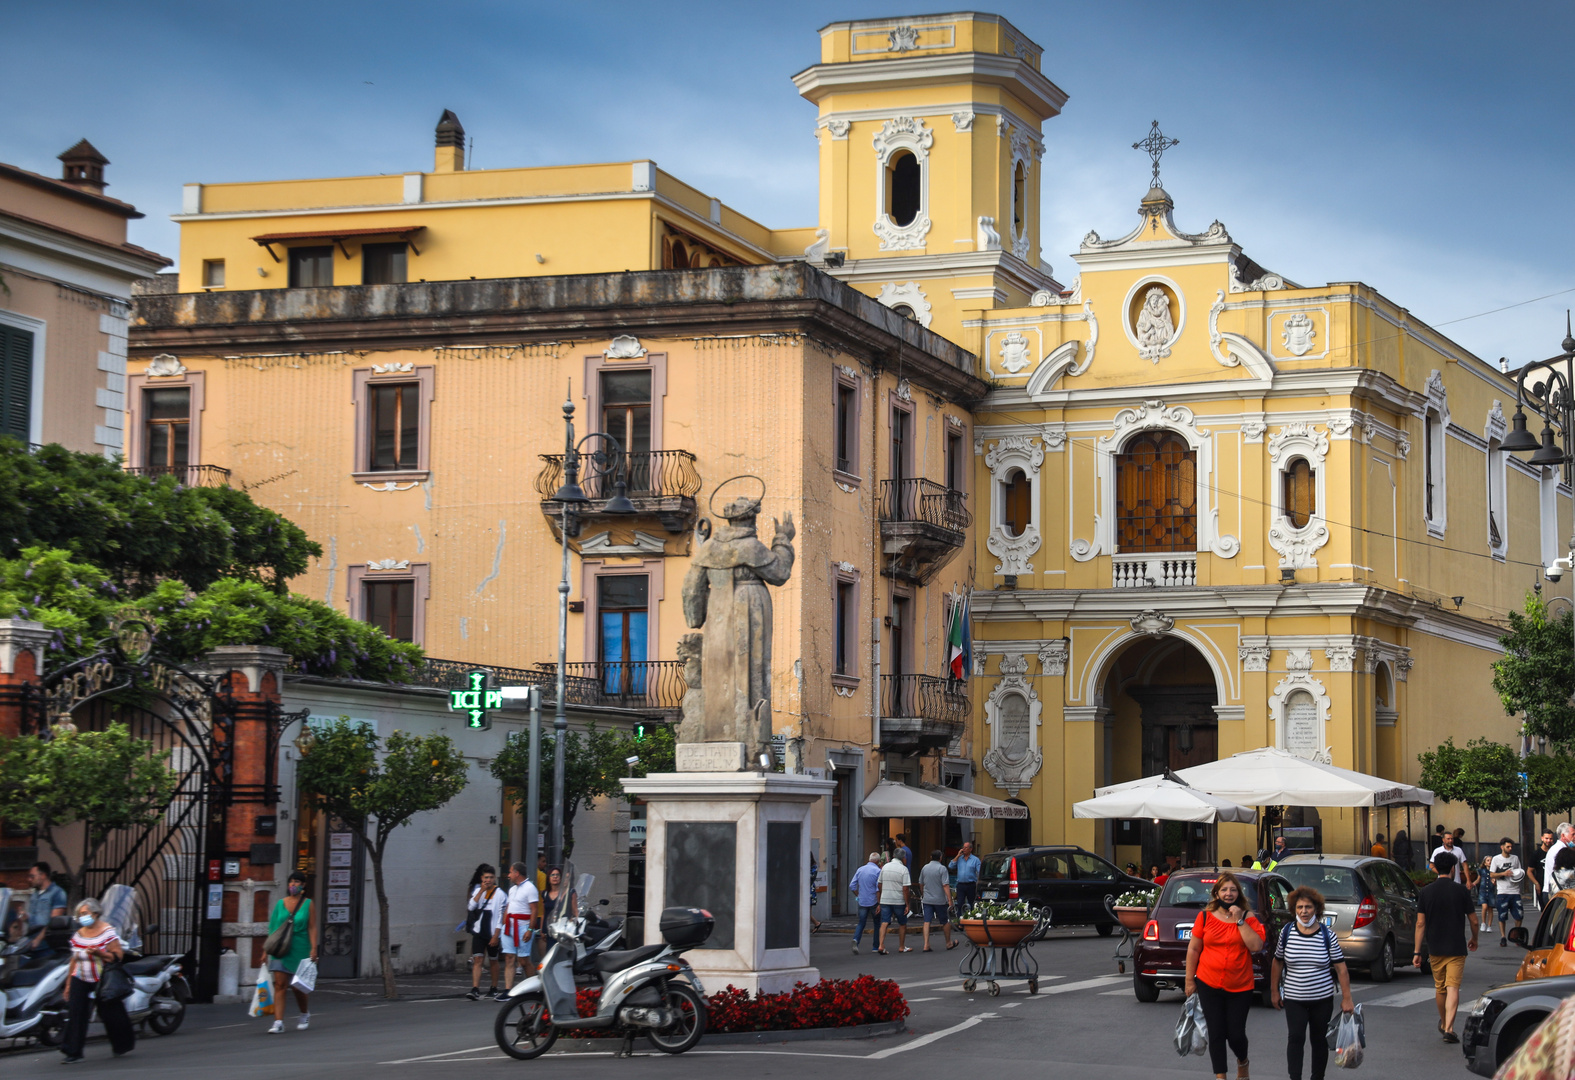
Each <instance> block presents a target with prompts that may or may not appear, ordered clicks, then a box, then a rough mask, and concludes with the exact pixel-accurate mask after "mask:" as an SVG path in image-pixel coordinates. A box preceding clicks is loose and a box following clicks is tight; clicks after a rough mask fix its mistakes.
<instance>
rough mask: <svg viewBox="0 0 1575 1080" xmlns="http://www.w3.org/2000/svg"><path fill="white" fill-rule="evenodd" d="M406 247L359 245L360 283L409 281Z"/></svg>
mask: <svg viewBox="0 0 1575 1080" xmlns="http://www.w3.org/2000/svg"><path fill="white" fill-rule="evenodd" d="M407 252H408V247H407V245H405V244H404V243H403V242H400V243H397V244H364V245H362V247H361V283H362V284H363V285H398V284H401V283H403V282H406V281H409V280H410V277H409V270H408V267H409V263H408V261H407V259H408V254H407Z"/></svg>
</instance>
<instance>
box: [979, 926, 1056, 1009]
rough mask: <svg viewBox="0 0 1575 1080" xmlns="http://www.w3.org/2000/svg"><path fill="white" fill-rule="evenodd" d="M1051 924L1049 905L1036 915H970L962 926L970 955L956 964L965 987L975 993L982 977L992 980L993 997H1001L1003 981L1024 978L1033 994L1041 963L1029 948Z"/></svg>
mask: <svg viewBox="0 0 1575 1080" xmlns="http://www.w3.org/2000/svg"><path fill="white" fill-rule="evenodd" d="M1049 928H1050V909H1049V908H1047V907H1046V908H1040V909H1039V912H1038V918H1037V919H988V918H980V919H968V918H965V919H963V920H962V930H963V933H964V934H965V935H967V938H968V941H969V943H970V946H971V947H970V948H969V950H968V955H967V956H965V957H963V959H962V962H961V963H959V964H958V965H957V974H959V975H961V976H962V977H963V990H964V991H965V992H967V993H972V992H973V991H974V990H976V989H977V988H978V986H979V982H980V980H986V981H987V982H988V983H989V992H990V996H991V997H999V996H1000V994H1001V983H1003V982H1009V981H1012V980H1017V979H1021V980H1023V981H1025V982H1027V983H1028V992H1029V993H1030V994H1037V993H1039V964H1038V962H1037V961H1036V960H1035V959H1034V957H1033V953H1032V952H1031V951H1030V950H1031V949H1032V947H1033V943H1034V942H1036V941H1038V940H1040V939H1041V938H1043V937H1044V933H1045V931H1046V930H1048V929H1049Z"/></svg>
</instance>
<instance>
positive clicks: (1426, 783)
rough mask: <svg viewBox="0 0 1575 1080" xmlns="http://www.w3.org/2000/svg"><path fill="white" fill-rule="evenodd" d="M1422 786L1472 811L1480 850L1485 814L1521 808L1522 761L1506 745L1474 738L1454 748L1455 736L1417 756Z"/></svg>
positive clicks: (1436, 795) (1437, 795) (1435, 794)
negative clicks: (1420, 769) (1462, 804)
mask: <svg viewBox="0 0 1575 1080" xmlns="http://www.w3.org/2000/svg"><path fill="white" fill-rule="evenodd" d="M1417 761H1418V762H1419V763H1420V764H1421V766H1422V777H1421V783H1422V786H1423V787H1425V788H1430V789H1432V792H1433V794H1434V796H1435V797H1437V798H1440V799H1442V800H1444V801H1445V802H1463V803H1465V804H1466V805H1467V806H1469V807H1470V808H1471V817H1472V826H1473V831H1474V832H1475V833H1476V842H1477V846H1478V848H1480V847H1481V845H1482V811H1484V810H1486V811H1487V812H1488V813H1490V814H1491V813H1498V812H1499V811H1503V810H1513V809H1515V808H1516V807H1517V806H1519V805H1520V796H1521V786H1520V760H1519V758H1518V757H1517V755H1516V754H1515V751H1514V750H1512V749H1510V748H1509V747H1508V746H1505V745H1504V744H1503V743H1496V742H1490V741H1489V740H1487V739H1483V738H1476V739H1472V740H1471V741H1470V742H1468V743H1467V744H1466V745H1465V746H1463V747H1459V746H1456V745H1455V740H1454V736H1450V737H1449V738H1448V739H1445V740H1444V742H1443V743H1442V744H1440V745H1439V746H1437V747H1434V748H1433V749H1432V750H1428V751H1425V752H1423V753H1421V754H1418V755H1417Z"/></svg>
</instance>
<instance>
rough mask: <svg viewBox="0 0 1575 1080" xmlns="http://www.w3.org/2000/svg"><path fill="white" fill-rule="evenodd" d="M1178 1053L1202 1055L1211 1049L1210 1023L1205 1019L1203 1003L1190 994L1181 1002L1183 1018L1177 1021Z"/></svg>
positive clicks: (1184, 1055)
mask: <svg viewBox="0 0 1575 1080" xmlns="http://www.w3.org/2000/svg"><path fill="white" fill-rule="evenodd" d="M1175 1042H1176V1053H1178V1054H1180V1055H1181V1056H1182V1057H1186V1056H1187V1055H1188V1054H1197V1055H1199V1056H1202V1055H1203V1054H1206V1053H1208V1050H1209V1025H1208V1021H1206V1020H1204V1019H1203V1003H1202V1002H1201V1001H1199V1000H1198V995H1196V994H1189V995H1188V996H1187V1000H1186V1001H1184V1002H1182V1004H1181V1019H1180V1020H1177V1021H1176V1040H1175Z"/></svg>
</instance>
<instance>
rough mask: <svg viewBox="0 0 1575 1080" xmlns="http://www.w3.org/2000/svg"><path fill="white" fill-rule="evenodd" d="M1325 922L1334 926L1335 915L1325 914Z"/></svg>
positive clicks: (1326, 924)
mask: <svg viewBox="0 0 1575 1080" xmlns="http://www.w3.org/2000/svg"><path fill="white" fill-rule="evenodd" d="M1323 924H1324V925H1325V926H1333V925H1334V916H1333V915H1325V916H1324V917H1323Z"/></svg>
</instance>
